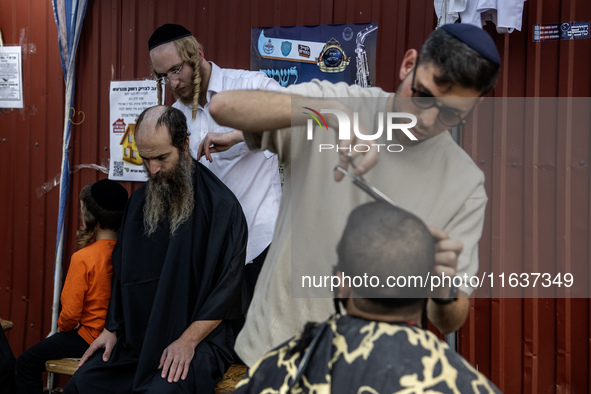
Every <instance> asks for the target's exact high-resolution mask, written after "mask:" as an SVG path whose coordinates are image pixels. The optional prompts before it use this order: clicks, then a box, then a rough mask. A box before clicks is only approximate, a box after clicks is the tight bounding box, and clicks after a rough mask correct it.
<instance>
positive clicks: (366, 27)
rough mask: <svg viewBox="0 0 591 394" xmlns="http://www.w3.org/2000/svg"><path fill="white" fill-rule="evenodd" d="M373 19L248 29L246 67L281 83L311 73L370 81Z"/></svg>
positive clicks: (372, 75)
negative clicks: (332, 23) (355, 21)
mask: <svg viewBox="0 0 591 394" xmlns="http://www.w3.org/2000/svg"><path fill="white" fill-rule="evenodd" d="M377 29H378V24H377V23H347V24H343V25H319V26H291V27H269V28H259V27H254V28H252V29H251V40H250V43H251V44H250V69H251V70H253V71H263V72H265V73H266V74H267V75H268V76H269V77H271V78H274V79H275V80H276V81H277V82H279V83H280V84H281V85H282V86H288V85H293V84H296V83H301V82H308V81H311V80H312V79H314V78H318V79H321V80H328V81H330V82H346V83H348V84H351V85H352V84H357V85H360V86H364V87H368V86H374V84H375V75H376V74H375V70H376V47H377V35H378V34H377V33H378V32H377Z"/></svg>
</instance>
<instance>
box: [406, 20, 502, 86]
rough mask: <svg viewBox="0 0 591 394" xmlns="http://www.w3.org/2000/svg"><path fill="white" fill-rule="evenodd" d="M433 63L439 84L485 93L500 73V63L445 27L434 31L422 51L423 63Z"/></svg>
mask: <svg viewBox="0 0 591 394" xmlns="http://www.w3.org/2000/svg"><path fill="white" fill-rule="evenodd" d="M428 63H431V64H432V65H434V66H435V67H436V68H437V70H438V71H439V74H438V75H436V76H435V78H434V80H435V83H436V84H437V85H460V86H462V87H464V88H471V89H475V90H477V91H479V92H481V95H482V96H483V95H485V94H486V93H488V92H489V91H490V90H492V89H493V88H494V87H495V85H496V83H497V77H498V75H499V66H498V65H497V64H495V63H493V62H491V61H490V60H488V59H486V58H484V57H483V56H482V55H480V54H479V53H478V52H476V51H475V50H474V49H472V48H470V47H469V46H468V45H466V44H465V43H463V42H461V41H460V40H458V39H457V38H455V37H454V36H453V35H451V34H449V33H448V32H446V31H445V30H442V29H437V30H435V31H433V32H432V33H431V35H430V36H429V38H427V40H426V41H425V43H424V44H423V46H422V47H421V50H420V52H419V63H418V64H417V66H419V65H421V64H428Z"/></svg>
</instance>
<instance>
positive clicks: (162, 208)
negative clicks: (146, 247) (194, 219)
mask: <svg viewBox="0 0 591 394" xmlns="http://www.w3.org/2000/svg"><path fill="white" fill-rule="evenodd" d="M192 173H193V161H192V160H186V159H185V158H184V157H180V158H179V161H178V163H177V164H176V165H175V166H174V168H172V169H171V170H170V171H169V172H168V173H166V174H161V175H165V176H166V181H158V180H156V177H155V176H153V175H150V177H149V179H148V184H147V185H146V203H145V204H144V232H145V234H146V235H147V236H148V237H149V236H151V235H152V234H153V233H154V232H155V231H156V230H157V229H158V225H159V224H160V223H162V222H164V221H165V220H169V222H170V235H171V236H172V235H173V234H174V232H175V231H176V230H177V229H178V228H179V227H180V226H181V225H182V224H183V223H184V222H186V221H187V220H188V219H189V218H190V217H191V215H192V214H193V208H194V207H195V195H194V193H193V174H192Z"/></svg>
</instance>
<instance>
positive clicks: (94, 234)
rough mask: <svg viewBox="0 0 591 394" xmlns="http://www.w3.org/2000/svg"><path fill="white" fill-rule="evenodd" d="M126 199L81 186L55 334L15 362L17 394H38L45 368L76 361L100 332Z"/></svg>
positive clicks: (103, 188) (121, 193)
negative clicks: (47, 364) (79, 215)
mask: <svg viewBox="0 0 591 394" xmlns="http://www.w3.org/2000/svg"><path fill="white" fill-rule="evenodd" d="M127 197H128V193H127V190H126V189H125V188H124V187H123V186H121V185H120V184H118V183H117V182H114V181H111V180H108V179H103V180H100V181H98V182H95V183H92V184H89V185H86V186H85V187H84V188H83V189H82V191H81V192H80V202H81V211H82V222H83V226H82V227H81V228H80V229H79V230H78V232H77V233H76V237H77V239H78V248H79V250H78V251H77V252H76V253H74V254H73V255H72V259H71V262H70V268H69V270H68V274H67V276H66V281H65V283H64V287H63V289H62V296H61V303H62V311H61V313H60V317H59V320H58V333H56V334H55V335H52V336H51V337H49V338H46V339H45V340H43V341H41V342H40V343H38V344H37V345H35V346H33V347H31V348H30V349H28V350H27V351H25V352H24V353H22V354H21V355H20V356H19V357H18V359H17V361H16V368H15V379H16V388H17V392H18V393H23V394H24V393H42V392H43V381H42V379H41V374H42V373H43V371H45V362H46V361H47V360H51V359H56V358H64V357H82V355H83V354H84V352H85V351H86V349H88V347H89V346H90V344H91V343H92V341H94V339H95V338H96V337H97V336H98V335H99V334H100V333H101V332H102V331H103V328H104V325H105V316H106V314H107V308H108V306H109V298H110V297H111V276H112V271H113V267H112V263H111V253H112V251H113V248H114V247H115V243H116V242H117V235H118V233H119V227H120V226H121V219H122V217H123V211H124V209H125V205H126V203H127ZM93 240H94V242H92V241H93Z"/></svg>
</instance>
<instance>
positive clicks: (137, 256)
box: [65, 106, 247, 393]
mask: <svg viewBox="0 0 591 394" xmlns="http://www.w3.org/2000/svg"><path fill="white" fill-rule="evenodd" d="M135 138H136V144H137V147H138V152H139V154H140V156H141V157H142V159H143V163H144V166H145V168H146V169H147V171H148V173H149V179H148V182H147V183H146V184H145V185H143V186H142V187H140V188H139V189H138V190H137V191H136V192H135V193H134V194H133V195H132V196H131V198H130V201H129V204H128V206H127V209H126V212H125V216H124V218H123V223H122V226H121V232H120V235H119V239H118V241H117V245H116V246H115V249H114V251H113V288H112V294H111V301H110V303H109V311H108V314H107V319H106V322H105V330H104V331H103V333H102V334H101V335H100V336H99V337H98V338H97V339H96V340H95V341H94V342H93V343H92V345H91V346H90V348H89V349H88V351H87V352H86V353H85V354H84V356H83V357H82V359H81V361H80V367H79V370H78V371H77V372H76V373H75V374H74V376H73V377H72V379H71V380H70V382H69V383H68V385H67V386H66V390H65V392H66V393H68V392H80V393H95V392H96V393H99V392H100V393H106V392H117V393H119V392H121V393H129V392H134V393H135V392H142V393H168V392H195V391H196V390H197V391H198V392H212V391H213V388H214V386H215V383H216V382H217V381H219V380H220V379H221V378H222V376H223V375H224V372H225V371H226V369H227V368H228V367H229V365H230V364H231V363H232V361H233V360H232V347H233V345H234V334H233V331H232V319H236V318H239V317H240V316H241V315H242V312H243V311H242V308H241V288H242V287H241V286H242V277H243V269H244V260H245V254H246V240H247V227H246V220H245V218H244V214H243V213H242V209H241V207H240V203H239V202H238V200H237V199H236V197H235V196H234V195H233V194H232V192H231V191H230V190H229V189H228V188H227V187H226V186H225V185H224V184H223V183H222V182H221V181H220V180H219V179H218V178H217V177H216V176H215V175H213V174H212V173H211V172H210V171H209V170H207V169H206V168H204V167H203V166H202V165H201V164H199V163H197V162H195V161H194V160H192V159H191V156H190V154H189V150H188V145H189V141H188V135H187V123H186V118H185V116H184V115H183V114H182V112H181V111H179V110H177V109H175V108H172V107H167V106H156V107H152V108H148V109H147V110H145V111H144V112H143V113H142V114H141V115H140V117H139V118H138V121H137V123H136V128H135ZM99 349H104V351H103V352H97V350H99Z"/></svg>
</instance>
